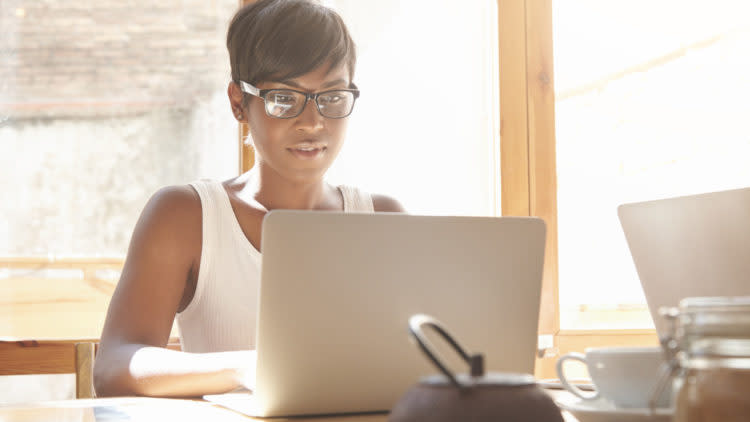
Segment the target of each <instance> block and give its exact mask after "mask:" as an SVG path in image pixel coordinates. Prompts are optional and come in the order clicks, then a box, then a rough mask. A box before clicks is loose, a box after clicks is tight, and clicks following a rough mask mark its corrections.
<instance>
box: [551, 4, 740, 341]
mask: <svg viewBox="0 0 750 422" xmlns="http://www.w3.org/2000/svg"><path fill="white" fill-rule="evenodd" d="M553 11H554V22H553V27H554V55H555V61H554V66H555V94H556V102H555V112H556V133H557V169H558V171H557V185H558V190H557V197H558V201H557V205H558V222H559V267H560V271H559V277H560V278H559V289H560V306H561V314H560V318H561V319H560V325H561V328H562V329H600V328H607V329H614V328H622V329H625V328H627V329H632V328H641V329H643V328H653V324H652V320H651V318H650V316H649V314H648V310H647V309H646V307H645V298H644V297H643V293H642V290H641V287H640V283H639V280H638V276H637V274H636V272H635V269H634V266H633V263H632V260H631V257H630V253H629V251H628V248H627V245H626V243H625V238H624V236H623V234H622V229H621V228H620V224H619V221H618V219H617V213H616V207H617V205H619V204H621V203H626V202H634V201H642V200H650V199H658V198H664V197H671V196H678V195H685V194H693V193H700V192H709V191H716V190H724V189H731V188H737V187H743V186H750V173H748V172H747V170H746V169H747V165H746V163H745V162H746V159H745V157H747V156H748V153H750V136H748V135H747V130H746V129H745V122H744V121H745V120H746V119H745V114H747V113H746V110H747V106H746V105H745V104H744V102H745V99H746V98H748V96H749V95H750V82H748V78H747V75H748V73H750V58H749V57H750V56H748V55H747V54H744V52H745V51H748V50H749V49H750V24H749V23H748V20H747V16H750V6H748V4H747V2H742V1H732V0H721V1H715V2H685V1H676V0H664V1H659V2H650V1H630V2H599V1H594V0H565V1H554V2H553Z"/></svg>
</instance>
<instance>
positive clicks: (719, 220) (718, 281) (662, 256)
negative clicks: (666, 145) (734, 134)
mask: <svg viewBox="0 0 750 422" xmlns="http://www.w3.org/2000/svg"><path fill="white" fill-rule="evenodd" d="M618 215H619V218H620V223H621V225H622V228H623V231H624V233H625V238H626V240H627V243H628V247H629V248H630V253H631V255H632V257H633V262H634V263H635V267H636V270H637V272H638V277H639V278H640V281H641V286H642V287H643V291H644V294H645V296H646V301H647V302H648V307H649V311H650V312H651V316H652V318H653V319H654V324H655V326H656V330H657V333H658V334H659V336H664V335H665V334H667V333H665V329H666V328H667V327H666V324H665V323H664V322H663V321H662V319H661V318H660V317H659V313H658V311H659V308H661V307H663V306H676V305H677V304H678V303H679V301H680V300H681V299H683V298H685V297H698V296H746V295H750V188H747V189H736V190H729V191H721V192H712V193H705V194H699V195H690V196H682V197H677V198H668V199H660V200H654V201H646V202H638V203H630V204H623V205H621V206H620V207H619V208H618Z"/></svg>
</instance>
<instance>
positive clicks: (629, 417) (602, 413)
mask: <svg viewBox="0 0 750 422" xmlns="http://www.w3.org/2000/svg"><path fill="white" fill-rule="evenodd" d="M555 402H556V403H557V405H558V406H560V409H563V410H567V411H568V412H570V413H571V414H572V415H573V416H575V417H576V419H578V421H579V422H671V420H672V413H674V412H673V409H665V408H659V409H656V412H655V413H654V414H653V415H652V414H651V411H650V410H649V409H641V408H617V407H615V405H613V404H612V403H610V402H608V401H605V400H591V401H588V400H581V399H578V398H574V399H573V398H569V397H566V398H564V399H560V400H556V401H555Z"/></svg>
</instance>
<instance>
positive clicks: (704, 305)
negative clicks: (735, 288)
mask: <svg viewBox="0 0 750 422" xmlns="http://www.w3.org/2000/svg"><path fill="white" fill-rule="evenodd" d="M680 309H681V310H683V311H688V312H689V311H705V310H721V311H742V310H745V311H747V310H750V296H713V297H712V296H707V297H687V298H685V299H682V300H681V301H680Z"/></svg>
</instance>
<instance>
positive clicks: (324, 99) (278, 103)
mask: <svg viewBox="0 0 750 422" xmlns="http://www.w3.org/2000/svg"><path fill="white" fill-rule="evenodd" d="M352 86H353V87H354V89H332V90H329V91H323V92H317V93H314V94H310V93H307V92H302V91H297V90H294V89H258V88H256V87H254V86H252V85H250V84H249V83H247V82H244V81H240V88H241V89H242V92H244V93H247V94H250V95H254V96H256V97H260V98H262V99H263V102H265V104H266V114H267V115H269V116H271V117H276V118H278V119H291V118H293V117H297V116H299V115H300V114H302V111H303V110H304V109H305V106H306V105H307V102H308V101H309V100H313V101H315V106H316V107H317V108H318V112H319V113H320V115H321V116H323V117H328V118H331V119H343V118H344V117H346V116H348V115H350V114H352V109H354V101H355V100H356V99H357V98H359V89H357V87H356V86H355V85H354V84H352Z"/></svg>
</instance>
